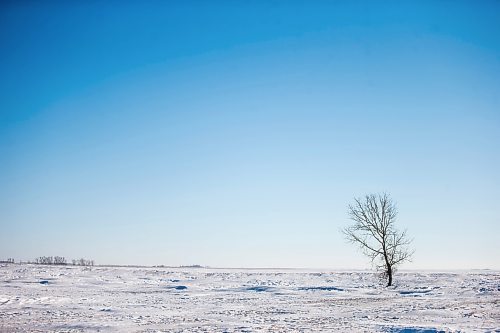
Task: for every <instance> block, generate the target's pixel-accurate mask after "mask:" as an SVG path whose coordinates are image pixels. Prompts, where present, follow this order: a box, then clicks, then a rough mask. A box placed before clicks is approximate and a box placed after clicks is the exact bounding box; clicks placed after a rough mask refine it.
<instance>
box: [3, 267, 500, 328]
mask: <svg viewBox="0 0 500 333" xmlns="http://www.w3.org/2000/svg"><path fill="white" fill-rule="evenodd" d="M395 279H396V286H395V287H392V288H385V287H383V286H381V285H380V283H379V281H378V278H377V277H376V276H375V275H374V274H373V273H370V272H332V271H307V270H245V269H196V268H192V269H172V268H131V267H127V268H124V267H93V268H83V267H69V266H68V267H61V266H60V267H56V266H36V265H2V266H0V332H389V333H395V332H406V333H411V332H500V272H493V271H471V272H449V273H433V272H400V273H398V274H397V276H396V277H395Z"/></svg>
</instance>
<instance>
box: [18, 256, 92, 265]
mask: <svg viewBox="0 0 500 333" xmlns="http://www.w3.org/2000/svg"><path fill="white" fill-rule="evenodd" d="M28 263H29V264H38V265H68V262H67V261H66V258H64V257H59V256H55V257H52V256H50V257H38V258H36V259H35V261H34V262H28ZM71 265H73V266H94V260H90V259H85V258H81V259H72V260H71Z"/></svg>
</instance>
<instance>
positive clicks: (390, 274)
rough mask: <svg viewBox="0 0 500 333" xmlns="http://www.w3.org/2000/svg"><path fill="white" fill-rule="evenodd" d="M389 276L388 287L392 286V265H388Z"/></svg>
mask: <svg viewBox="0 0 500 333" xmlns="http://www.w3.org/2000/svg"><path fill="white" fill-rule="evenodd" d="M387 276H388V278H389V281H388V282H387V287H390V286H392V267H391V266H387Z"/></svg>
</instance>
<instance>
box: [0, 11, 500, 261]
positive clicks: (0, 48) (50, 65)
mask: <svg viewBox="0 0 500 333" xmlns="http://www.w3.org/2000/svg"><path fill="white" fill-rule="evenodd" d="M0 96H1V97H0V257H1V258H7V257H14V258H16V259H23V260H25V259H32V258H34V257H37V256H40V255H62V256H66V257H67V258H77V257H87V258H93V259H95V260H96V262H97V263H115V264H166V265H188V264H201V265H212V266H233V267H242V266H246V267H331V268H364V267H366V268H368V267H370V266H369V264H368V262H367V259H365V258H364V257H363V256H362V254H360V253H359V252H358V251H357V249H356V248H355V247H353V246H352V245H351V244H348V243H346V242H345V241H344V239H343V237H342V235H341V234H340V233H339V229H340V228H341V227H343V226H346V225H347V224H348V223H349V220H348V217H347V205H348V203H349V202H351V201H352V198H353V197H355V196H361V195H364V194H366V193H373V192H381V191H386V192H388V193H390V194H391V195H392V197H393V199H394V200H395V201H396V202H397V204H398V208H399V220H398V223H399V225H400V226H401V228H408V232H409V234H410V235H411V236H413V237H414V239H415V240H414V247H415V249H416V253H415V257H414V261H413V263H410V264H407V265H405V266H404V267H405V268H484V267H489V268H500V259H499V256H498V254H499V253H500V236H499V235H500V199H499V198H500V171H499V170H500V107H499V106H500V3H499V2H498V1H491V2H488V1H479V2H478V1H470V2H459V1H428V2H426V1H413V2H410V1H408V2H406V1H405V2H399V1H398V2H393V3H391V2H386V1H380V2H374V1H366V2H352V1H345V2H342V1H325V2H322V1H315V2H314V4H313V2H310V1H295V2H294V1H250V2H248V1H245V2H243V1H240V2H237V1H233V2H230V1H210V2H206V1H199V2H198V1H196V2H195V1H191V2H190V1H177V2H176V1H167V2H155V1H146V2H144V4H141V2H140V1H137V2H132V1H130V2H126V3H125V4H121V3H119V2H113V1H112V2H108V3H107V4H100V3H99V2H97V1H90V2H88V4H84V2H77V3H74V2H55V1H49V2H47V3H45V4H43V3H42V2H40V3H37V2H34V1H27V2H8V3H2V4H1V5H0Z"/></svg>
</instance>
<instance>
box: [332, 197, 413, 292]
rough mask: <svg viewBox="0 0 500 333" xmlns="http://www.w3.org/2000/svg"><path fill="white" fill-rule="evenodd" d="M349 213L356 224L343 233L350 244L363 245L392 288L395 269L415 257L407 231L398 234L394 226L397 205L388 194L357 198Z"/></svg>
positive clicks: (349, 208) (361, 246)
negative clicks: (410, 247)
mask: <svg viewBox="0 0 500 333" xmlns="http://www.w3.org/2000/svg"><path fill="white" fill-rule="evenodd" d="M348 210H349V217H350V219H351V220H353V221H354V225H351V226H349V227H347V228H345V229H343V230H342V231H343V233H344V234H345V235H346V237H347V239H348V240H349V241H350V242H352V243H355V244H357V245H359V246H360V248H361V249H362V251H363V253H364V254H365V255H367V256H368V257H369V258H370V259H371V260H372V263H374V264H375V265H376V268H377V269H378V270H380V271H381V272H382V276H383V277H384V278H386V279H387V280H388V282H387V286H391V285H392V275H393V273H394V271H395V269H396V267H397V266H398V265H399V264H401V263H403V262H405V261H408V260H410V258H411V256H412V254H413V251H412V250H410V249H409V244H410V243H411V240H410V239H408V238H407V236H406V230H405V231H398V230H397V229H396V228H395V226H394V223H395V221H396V215H397V209H396V205H395V204H394V202H393V201H392V199H391V198H390V197H389V195H387V194H385V193H383V194H369V195H366V196H365V197H364V198H355V199H354V203H353V204H351V205H349V207H348Z"/></svg>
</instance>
